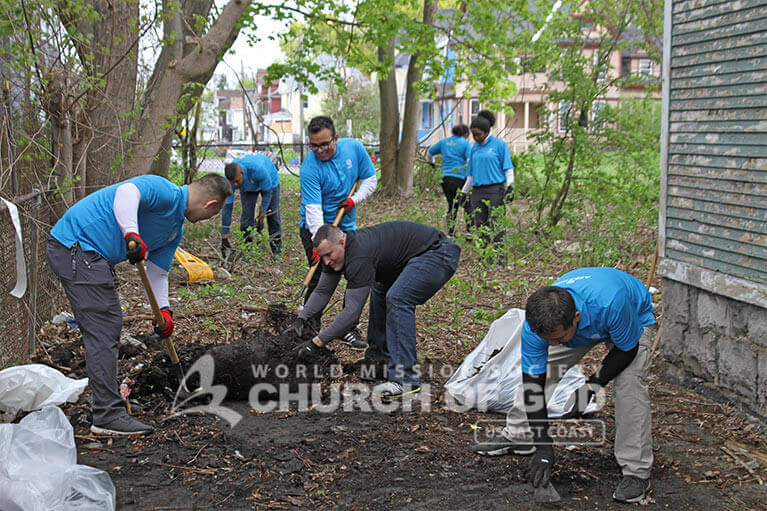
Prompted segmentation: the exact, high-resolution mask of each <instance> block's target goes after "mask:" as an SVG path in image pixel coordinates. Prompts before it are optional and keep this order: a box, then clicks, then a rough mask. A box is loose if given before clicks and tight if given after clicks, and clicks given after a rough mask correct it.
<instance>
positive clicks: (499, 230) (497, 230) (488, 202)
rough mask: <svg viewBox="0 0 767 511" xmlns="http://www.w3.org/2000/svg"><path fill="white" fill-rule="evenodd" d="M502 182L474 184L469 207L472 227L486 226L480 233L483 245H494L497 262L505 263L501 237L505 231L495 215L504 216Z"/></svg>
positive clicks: (503, 188)
mask: <svg viewBox="0 0 767 511" xmlns="http://www.w3.org/2000/svg"><path fill="white" fill-rule="evenodd" d="M505 191H506V190H505V187H504V183H495V184H492V185H487V186H475V187H473V188H472V190H471V209H472V211H473V213H474V229H478V228H479V227H483V226H486V228H485V229H483V230H482V231H484V232H482V231H480V232H481V234H480V236H481V240H482V243H483V244H484V245H485V246H488V245H490V244H492V245H494V246H495V248H496V250H497V251H498V260H497V262H498V263H499V264H505V262H506V254H505V253H503V238H504V237H505V236H506V231H505V230H504V229H503V227H502V226H500V225H498V224H497V222H496V219H495V218H494V215H493V213H494V212H495V215H501V216H504V215H505V214H506V208H505V206H504V202H503V195H504V192H505ZM496 211H498V212H496Z"/></svg>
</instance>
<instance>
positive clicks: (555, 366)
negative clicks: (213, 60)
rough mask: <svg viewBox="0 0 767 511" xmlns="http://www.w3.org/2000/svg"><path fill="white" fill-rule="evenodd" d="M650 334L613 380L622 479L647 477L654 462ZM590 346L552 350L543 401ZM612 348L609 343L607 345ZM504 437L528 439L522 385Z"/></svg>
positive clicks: (616, 437)
mask: <svg viewBox="0 0 767 511" xmlns="http://www.w3.org/2000/svg"><path fill="white" fill-rule="evenodd" d="M651 339H652V334H651V333H650V329H649V328H645V330H644V332H643V333H642V337H641V339H639V350H638V352H637V355H636V358H634V360H633V361H632V362H631V364H629V366H628V367H627V368H626V369H624V370H623V371H622V372H621V373H620V374H619V375H618V377H617V378H615V380H614V383H615V459H616V460H618V464H619V465H620V466H621V470H622V471H623V475H624V476H636V477H639V478H642V479H647V478H649V477H650V469H651V467H652V462H653V453H652V415H651V411H650V394H649V392H648V390H647V370H648V368H649V367H650V343H651ZM591 348H593V346H581V347H578V348H568V347H566V346H561V345H560V346H551V347H550V348H549V359H548V366H547V368H546V370H547V373H546V401H547V402H548V401H549V399H551V396H552V394H553V393H554V389H555V388H556V386H557V384H558V383H559V380H561V379H562V377H563V376H564V374H565V373H566V372H567V370H568V369H569V368H570V367H572V366H574V365H575V364H577V363H579V362H580V361H581V359H582V358H583V356H584V355H585V354H586V353H588V352H589V350H590V349H591ZM608 348H612V343H608ZM502 433H503V435H504V436H505V437H506V438H508V439H510V440H513V439H515V438H517V439H521V438H523V437H524V436H527V437H528V438H529V435H530V428H529V425H528V423H527V413H526V411H525V408H524V401H523V399H522V385H520V386H519V390H518V392H517V396H516V397H515V399H514V406H513V407H512V408H511V410H509V412H508V414H507V415H506V427H505V428H504V429H503V431H502Z"/></svg>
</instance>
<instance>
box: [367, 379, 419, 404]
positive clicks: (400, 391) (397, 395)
mask: <svg viewBox="0 0 767 511" xmlns="http://www.w3.org/2000/svg"><path fill="white" fill-rule="evenodd" d="M419 392H421V386H420V385H418V384H415V385H409V384H402V383H399V382H396V381H387V382H386V383H382V384H380V385H376V386H375V387H373V395H378V396H381V400H382V401H389V400H391V399H401V398H403V397H405V396H406V395H409V394H417V393H419Z"/></svg>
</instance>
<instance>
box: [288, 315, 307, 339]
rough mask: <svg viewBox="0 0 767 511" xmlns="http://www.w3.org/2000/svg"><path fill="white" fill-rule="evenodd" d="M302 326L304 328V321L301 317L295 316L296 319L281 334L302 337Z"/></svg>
mask: <svg viewBox="0 0 767 511" xmlns="http://www.w3.org/2000/svg"><path fill="white" fill-rule="evenodd" d="M304 328H306V321H305V320H303V319H301V318H296V320H295V321H294V322H293V323H292V324H291V325H290V326H289V327H288V328H287V329H286V330H285V331H284V332H282V334H283V335H295V336H296V337H302V336H303V335H304Z"/></svg>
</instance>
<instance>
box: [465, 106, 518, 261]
mask: <svg viewBox="0 0 767 511" xmlns="http://www.w3.org/2000/svg"><path fill="white" fill-rule="evenodd" d="M494 124H495V115H494V114H493V113H492V112H490V111H488V110H480V111H479V112H478V113H477V116H476V117H475V118H474V120H473V121H472V122H471V134H472V136H473V137H474V141H475V144H474V145H473V146H472V148H471V153H470V156H469V167H468V172H467V176H466V183H465V184H464V185H463V189H462V190H461V191H462V192H463V193H467V192H468V191H469V188H471V210H472V212H473V216H474V229H477V228H479V227H482V226H487V227H488V229H489V232H488V230H487V229H485V230H484V231H485V232H484V233H481V231H480V233H481V239H482V242H483V244H484V245H486V246H487V245H489V244H491V243H492V244H493V245H494V246H495V247H496V249H497V250H498V257H497V259H496V263H497V264H498V265H500V266H505V265H506V254H505V253H503V252H502V243H501V242H502V241H503V237H504V236H505V234H506V232H505V231H504V230H503V227H502V226H498V225H496V222H495V219H494V215H496V218H497V215H502V216H503V215H505V214H506V210H505V208H504V203H505V202H507V201H510V200H511V199H512V198H513V196H514V195H513V194H514V165H513V164H512V163H511V154H510V153H509V148H508V147H507V146H506V143H505V142H504V141H503V140H501V139H500V138H496V137H494V136H492V135H491V134H490V129H491V128H492V127H493V125H494ZM504 199H505V200H504Z"/></svg>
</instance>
